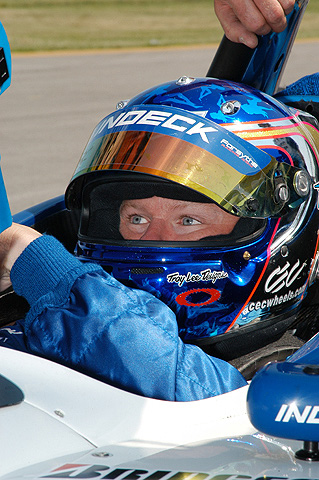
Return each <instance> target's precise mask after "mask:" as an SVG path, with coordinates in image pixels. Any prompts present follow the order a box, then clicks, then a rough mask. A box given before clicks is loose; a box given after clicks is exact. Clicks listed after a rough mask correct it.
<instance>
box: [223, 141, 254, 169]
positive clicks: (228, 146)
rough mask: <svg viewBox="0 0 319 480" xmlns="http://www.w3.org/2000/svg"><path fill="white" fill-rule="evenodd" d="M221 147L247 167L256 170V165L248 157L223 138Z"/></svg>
mask: <svg viewBox="0 0 319 480" xmlns="http://www.w3.org/2000/svg"><path fill="white" fill-rule="evenodd" d="M220 144H221V146H222V147H224V148H226V149H227V150H229V151H230V152H232V153H234V154H235V155H236V156H237V157H238V158H240V160H243V161H244V162H245V163H247V165H249V166H250V167H251V168H257V167H258V164H257V163H256V162H255V161H254V160H253V159H252V158H251V157H250V156H249V155H245V154H244V153H243V152H242V151H241V150H239V148H237V147H235V146H234V145H232V144H231V143H230V142H229V141H228V140H226V139H225V138H223V140H221V142H220Z"/></svg>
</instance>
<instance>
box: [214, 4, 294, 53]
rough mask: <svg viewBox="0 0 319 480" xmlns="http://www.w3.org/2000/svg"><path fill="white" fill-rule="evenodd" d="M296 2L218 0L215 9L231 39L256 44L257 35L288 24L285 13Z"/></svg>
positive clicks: (252, 45) (278, 29)
mask: <svg viewBox="0 0 319 480" xmlns="http://www.w3.org/2000/svg"><path fill="white" fill-rule="evenodd" d="M294 4H295V0H215V13H216V15H217V18H218V20H219V21H220V23H221V26H222V27H223V29H224V32H225V35H226V37H227V38H228V39H229V40H231V41H233V42H237V43H244V44H245V45H247V46H248V47H250V48H255V47H256V46H257V44H258V38H257V35H266V34H267V33H269V32H271V31H274V32H282V31H283V30H284V29H285V28H286V25H287V20H286V15H288V13H290V12H291V11H292V10H293V8H294Z"/></svg>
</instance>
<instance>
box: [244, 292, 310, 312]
mask: <svg viewBox="0 0 319 480" xmlns="http://www.w3.org/2000/svg"><path fill="white" fill-rule="evenodd" d="M305 288H306V286H305V285H303V286H302V287H300V288H297V289H296V290H289V292H288V293H285V294H284V295H279V296H278V295H275V296H274V297H271V298H267V299H264V300H259V301H257V302H249V303H248V305H247V306H246V307H245V309H244V310H243V314H245V315H247V313H249V312H253V311H258V310H260V309H262V310H264V309H265V308H271V307H275V306H276V305H281V304H282V303H286V302H289V301H290V300H293V299H294V298H297V297H299V295H302V294H303V292H304V291H305Z"/></svg>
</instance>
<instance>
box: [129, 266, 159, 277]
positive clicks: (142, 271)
mask: <svg viewBox="0 0 319 480" xmlns="http://www.w3.org/2000/svg"><path fill="white" fill-rule="evenodd" d="M164 271H165V270H164V268H163V267H153V268H131V274H132V275H156V274H158V273H164Z"/></svg>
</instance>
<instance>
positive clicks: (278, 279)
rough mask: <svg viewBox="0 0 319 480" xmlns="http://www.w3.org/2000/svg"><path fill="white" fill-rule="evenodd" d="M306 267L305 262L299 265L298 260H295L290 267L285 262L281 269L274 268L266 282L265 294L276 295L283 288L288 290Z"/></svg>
mask: <svg viewBox="0 0 319 480" xmlns="http://www.w3.org/2000/svg"><path fill="white" fill-rule="evenodd" d="M306 266H307V262H304V263H303V264H302V265H300V260H297V261H296V263H295V264H294V265H292V266H290V263H289V262H286V264H285V265H284V266H283V267H281V266H279V267H277V268H275V270H273V271H272V273H271V274H270V275H269V277H268V278H267V280H266V283H265V292H266V293H277V292H279V290H281V289H282V288H284V287H287V288H289V287H290V286H291V285H292V284H293V283H294V281H295V280H296V279H297V278H298V277H299V275H300V273H301V272H302V271H303V269H304V268H305V267H306Z"/></svg>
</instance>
